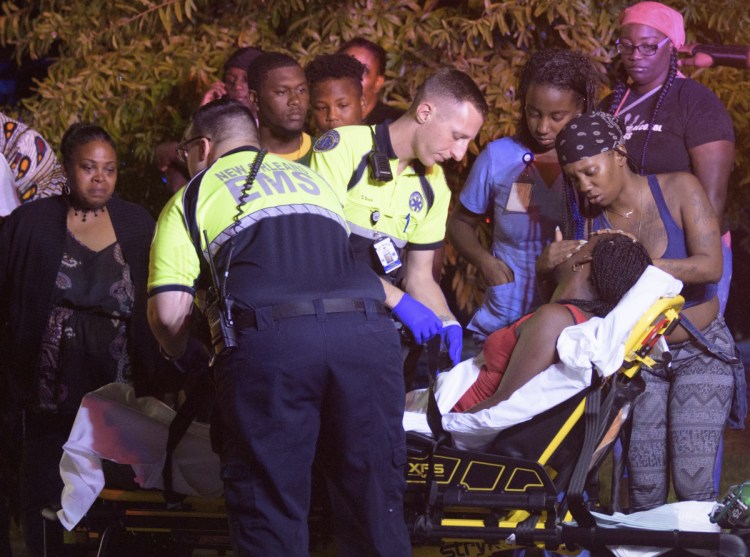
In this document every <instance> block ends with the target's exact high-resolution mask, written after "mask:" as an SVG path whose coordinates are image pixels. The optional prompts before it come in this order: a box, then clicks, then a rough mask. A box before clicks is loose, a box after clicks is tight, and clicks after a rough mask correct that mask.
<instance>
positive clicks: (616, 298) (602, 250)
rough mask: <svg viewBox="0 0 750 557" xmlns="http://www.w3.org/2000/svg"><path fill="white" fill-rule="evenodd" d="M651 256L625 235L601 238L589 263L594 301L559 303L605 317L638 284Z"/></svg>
mask: <svg viewBox="0 0 750 557" xmlns="http://www.w3.org/2000/svg"><path fill="white" fill-rule="evenodd" d="M652 264H653V262H652V261H651V256H649V254H648V252H647V251H646V248H644V247H643V245H642V244H641V243H640V242H637V241H635V240H633V239H632V238H630V237H628V236H625V235H624V234H607V235H603V236H602V237H601V238H600V239H599V241H598V242H597V243H596V245H595V246H594V252H593V254H592V260H591V283H592V285H593V286H594V291H595V294H596V299H595V300H560V301H558V303H561V304H562V303H572V304H574V305H576V306H578V307H580V308H581V309H583V310H585V311H589V312H591V313H593V314H594V315H596V316H598V317H604V316H605V315H607V314H608V313H609V312H610V311H612V309H614V307H615V306H616V305H617V304H618V303H619V302H620V300H622V298H623V296H625V294H626V293H627V292H628V290H630V289H631V288H632V287H633V285H634V284H635V283H636V282H638V279H639V278H641V275H642V274H643V272H644V271H645V270H646V267H648V266H649V265H652Z"/></svg>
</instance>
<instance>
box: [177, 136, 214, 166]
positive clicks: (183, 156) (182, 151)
mask: <svg viewBox="0 0 750 557" xmlns="http://www.w3.org/2000/svg"><path fill="white" fill-rule="evenodd" d="M199 139H205V140H207V141H211V138H209V137H204V136H202V135H199V136H197V137H191V138H190V139H186V140H185V141H183V142H182V143H180V144H179V145H178V146H177V148H176V149H175V150H176V151H177V156H178V157H179V158H180V160H181V161H182V162H184V163H187V157H188V150H189V148H190V144H191V143H193V142H194V141H198V140H199Z"/></svg>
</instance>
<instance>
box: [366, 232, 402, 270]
mask: <svg viewBox="0 0 750 557" xmlns="http://www.w3.org/2000/svg"><path fill="white" fill-rule="evenodd" d="M372 246H373V247H374V248H375V254H376V255H377V256H378V259H379V260H380V264H381V265H382V266H383V271H384V272H385V274H388V273H391V272H393V271H395V270H396V269H398V268H399V267H401V258H399V256H398V251H397V250H396V246H394V245H393V240H391V239H390V238H388V237H383V238H379V239H377V240H375V242H374V243H373V244H372Z"/></svg>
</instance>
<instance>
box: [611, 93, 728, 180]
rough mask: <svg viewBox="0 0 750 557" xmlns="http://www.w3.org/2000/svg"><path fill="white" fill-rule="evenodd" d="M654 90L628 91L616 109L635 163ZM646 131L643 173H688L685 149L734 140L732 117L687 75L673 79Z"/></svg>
mask: <svg viewBox="0 0 750 557" xmlns="http://www.w3.org/2000/svg"><path fill="white" fill-rule="evenodd" d="M659 91H660V90H659ZM659 91H657V92H656V93H654V94H652V95H651V96H649V97H648V98H646V99H644V100H641V99H642V98H643V97H645V96H646V95H648V93H646V95H641V96H639V95H637V94H634V92H633V91H632V90H631V91H630V93H629V94H628V97H627V98H626V99H625V102H624V103H623V104H622V107H621V109H620V112H619V113H618V117H619V118H620V119H621V120H622V121H623V122H624V124H625V126H626V130H625V131H626V135H625V145H626V146H627V148H628V154H629V155H630V156H631V157H633V159H634V160H635V161H636V162H637V163H638V164H640V161H641V153H642V150H643V143H644V142H645V141H646V134H647V132H648V122H649V120H650V118H651V112H652V111H653V108H654V105H655V103H656V102H657V99H658V98H659ZM639 101H640V102H639ZM609 105H610V98H607V99H605V100H604V102H603V106H604V107H607V108H609ZM652 130H653V131H652V134H651V139H649V142H648V146H647V148H646V159H645V164H644V168H643V170H644V173H645V174H662V173H666V172H692V173H694V170H695V169H694V168H692V166H691V164H690V152H689V149H691V148H693V147H698V146H700V145H704V144H706V143H712V142H714V141H721V140H727V141H732V142H734V129H733V127H732V119H731V118H730V116H729V114H728V113H727V111H726V108H724V105H723V104H722V103H721V101H720V100H719V98H718V97H717V96H716V95H715V94H714V93H713V91H711V90H710V89H708V88H707V87H705V86H703V85H702V84H700V83H698V82H697V81H694V80H692V79H687V78H686V79H683V78H677V79H675V80H674V82H673V83H672V86H671V87H670V88H669V91H667V94H666V96H665V97H664V99H663V101H662V104H661V107H660V108H659V111H658V112H657V114H656V121H655V122H654V124H653V126H652Z"/></svg>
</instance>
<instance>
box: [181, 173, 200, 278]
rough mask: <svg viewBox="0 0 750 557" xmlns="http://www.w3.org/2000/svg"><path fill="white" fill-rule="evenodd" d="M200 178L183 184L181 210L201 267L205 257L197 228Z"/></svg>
mask: <svg viewBox="0 0 750 557" xmlns="http://www.w3.org/2000/svg"><path fill="white" fill-rule="evenodd" d="M202 181H203V180H202V179H198V180H196V179H193V180H190V182H188V184H187V186H185V191H184V192H182V211H183V214H184V218H185V227H186V228H187V229H188V232H189V233H190V238H191V240H192V241H193V247H194V248H195V252H196V253H197V254H198V259H200V261H201V268H202V267H203V265H204V263H205V261H204V260H205V257H204V256H203V250H202V249H201V234H200V230H199V229H198V218H197V211H198V195H199V194H200V187H201V182H202Z"/></svg>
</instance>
